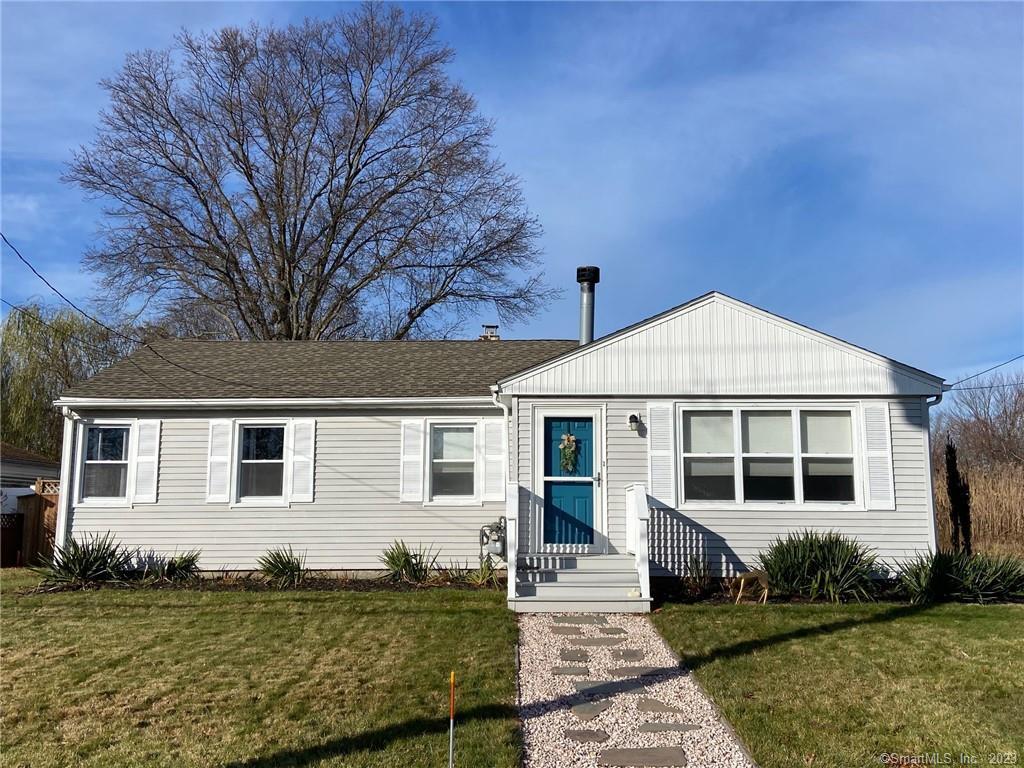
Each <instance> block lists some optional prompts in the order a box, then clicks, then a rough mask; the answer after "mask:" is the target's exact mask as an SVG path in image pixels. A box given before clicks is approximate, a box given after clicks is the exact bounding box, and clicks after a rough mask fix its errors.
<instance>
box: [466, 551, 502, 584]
mask: <svg viewBox="0 0 1024 768" xmlns="http://www.w3.org/2000/svg"><path fill="white" fill-rule="evenodd" d="M465 581H466V583H467V584H470V585H471V586H474V587H486V588H492V589H497V588H498V587H500V586H501V573H500V572H499V571H498V568H497V566H495V565H494V561H493V560H491V556H490V555H487V556H486V557H485V558H484V559H483V560H481V561H480V566H479V567H478V568H472V569H470V570H468V571H466V575H465Z"/></svg>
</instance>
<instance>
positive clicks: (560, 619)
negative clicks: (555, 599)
mask: <svg viewBox="0 0 1024 768" xmlns="http://www.w3.org/2000/svg"><path fill="white" fill-rule="evenodd" d="M551 621H552V622H553V623H554V624H607V623H608V619H606V618H605V617H604V616H600V615H594V614H588V615H585V616H554V617H552V619H551Z"/></svg>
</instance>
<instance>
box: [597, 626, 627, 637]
mask: <svg viewBox="0 0 1024 768" xmlns="http://www.w3.org/2000/svg"><path fill="white" fill-rule="evenodd" d="M597 631H598V632H600V633H601V634H602V635H624V634H626V630H624V629H623V628H622V627H598V628H597Z"/></svg>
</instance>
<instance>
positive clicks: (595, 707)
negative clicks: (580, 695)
mask: <svg viewBox="0 0 1024 768" xmlns="http://www.w3.org/2000/svg"><path fill="white" fill-rule="evenodd" d="M611 705H612V703H611V702H610V701H608V700H607V699H605V700H603V701H587V702H584V703H582V704H575V705H573V708H572V713H573V714H574V715H576V717H578V718H579V719H580V720H593V719H594V718H595V717H597V716H598V715H600V714H601V713H602V712H604V711H605V710H606V709H608V707H610V706H611Z"/></svg>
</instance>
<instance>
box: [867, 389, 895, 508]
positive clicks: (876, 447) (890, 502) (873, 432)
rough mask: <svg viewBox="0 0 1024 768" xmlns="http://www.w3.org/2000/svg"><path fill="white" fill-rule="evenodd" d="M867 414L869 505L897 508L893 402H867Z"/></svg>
mask: <svg viewBox="0 0 1024 768" xmlns="http://www.w3.org/2000/svg"><path fill="white" fill-rule="evenodd" d="M861 410H862V412H863V414H864V493H865V499H866V502H867V504H866V506H867V508H868V509H880V510H894V509H896V490H895V487H894V484H893V476H892V437H891V435H890V427H889V404H888V403H874V402H865V403H862V405H861Z"/></svg>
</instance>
